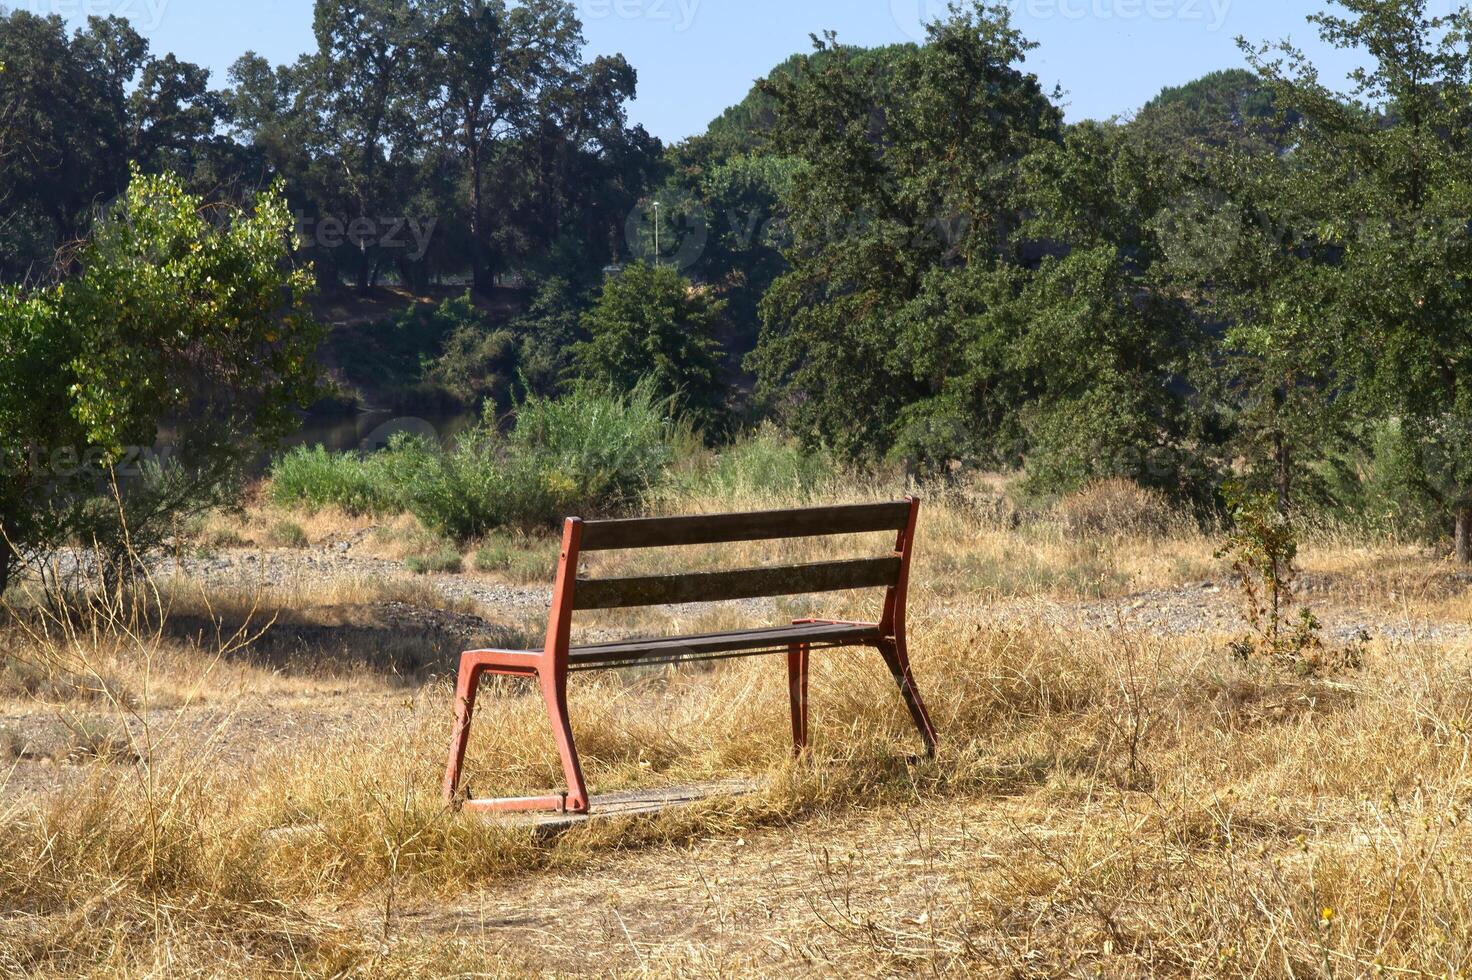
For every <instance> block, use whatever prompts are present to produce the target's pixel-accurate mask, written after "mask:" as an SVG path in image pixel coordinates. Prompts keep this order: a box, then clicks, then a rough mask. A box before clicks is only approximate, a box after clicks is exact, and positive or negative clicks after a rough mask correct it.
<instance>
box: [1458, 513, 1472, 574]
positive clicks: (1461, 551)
mask: <svg viewBox="0 0 1472 980" xmlns="http://www.w3.org/2000/svg"><path fill="white" fill-rule="evenodd" d="M1456 541H1457V561H1459V562H1461V563H1462V564H1463V565H1472V501H1468V500H1463V501H1460V502H1459V503H1458V504H1457V534H1456Z"/></svg>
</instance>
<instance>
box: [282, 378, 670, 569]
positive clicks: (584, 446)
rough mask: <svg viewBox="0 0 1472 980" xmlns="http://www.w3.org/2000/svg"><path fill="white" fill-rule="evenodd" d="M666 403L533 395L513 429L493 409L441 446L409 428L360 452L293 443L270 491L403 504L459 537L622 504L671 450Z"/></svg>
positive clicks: (341, 503)
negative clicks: (506, 430) (378, 448)
mask: <svg viewBox="0 0 1472 980" xmlns="http://www.w3.org/2000/svg"><path fill="white" fill-rule="evenodd" d="M666 407H667V406H666V403H664V402H659V401H656V400H655V399H654V397H653V396H652V395H651V394H650V393H649V391H648V389H647V388H646V387H643V386H641V387H640V388H639V389H637V390H635V391H634V392H633V393H632V394H630V395H629V396H627V397H624V398H619V397H615V396H611V395H601V394H596V393H593V392H590V391H580V392H577V393H574V394H572V395H569V396H568V397H566V398H562V399H559V400H556V401H553V400H549V399H542V398H535V397H533V398H529V399H527V401H526V402H524V403H523V404H522V405H521V407H520V409H519V411H518V413H517V418H516V425H515V428H514V429H513V430H512V431H511V432H510V434H503V433H502V432H501V430H500V429H499V428H498V427H497V426H496V424H495V422H494V421H493V420H492V419H491V418H489V417H488V418H487V419H486V420H484V421H482V422H481V423H480V424H478V425H476V426H473V427H471V428H470V429H468V430H467V431H465V432H464V433H462V434H461V435H460V437H459V438H458V439H457V440H456V441H455V444H454V445H453V446H452V447H451V448H450V449H448V450H442V449H440V448H439V447H437V446H435V445H433V444H431V443H428V442H426V441H424V440H422V439H416V438H414V437H411V436H396V437H395V438H394V440H393V441H391V442H390V443H389V445H388V447H387V448H386V449H384V450H383V451H382V452H380V453H377V454H374V455H371V456H368V457H366V458H363V457H359V456H357V455H356V454H352V453H344V454H336V455H335V454H330V453H327V452H326V451H325V450H323V449H321V448H320V447H319V448H316V449H310V450H309V449H296V450H293V451H292V452H290V453H288V454H286V455H285V456H283V457H281V459H279V460H277V462H276V464H275V465H274V466H273V467H272V471H271V491H270V493H271V497H272V499H274V500H276V501H277V502H278V503H282V504H295V505H299V506H304V507H307V508H308V509H316V508H319V507H323V506H328V505H332V506H337V507H341V508H342V509H343V510H346V511H348V512H349V513H355V514H364V513H369V514H384V513H398V512H402V511H408V512H410V513H412V514H413V515H414V516H415V517H417V518H419V521H420V523H422V524H423V525H424V526H425V527H426V528H428V529H430V530H431V531H434V532H436V533H437V534H441V535H444V536H445V537H448V538H452V539H454V540H457V541H465V540H469V539H473V538H478V537H481V536H483V535H485V534H487V533H489V532H490V531H492V530H494V529H496V528H500V527H515V528H532V527H538V526H545V525H548V524H553V523H555V522H556V521H557V520H559V519H560V518H561V517H563V516H564V515H567V514H583V515H589V516H591V515H594V514H601V513H607V512H611V511H617V510H620V509H623V508H626V507H629V506H631V505H633V504H636V503H637V502H638V501H639V500H640V499H641V497H642V495H643V494H644V491H645V490H646V489H647V488H648V487H649V486H650V484H652V483H653V482H654V481H655V480H656V479H657V478H658V477H659V475H660V474H661V473H662V472H663V471H664V468H665V467H666V466H667V465H668V464H669V462H670V459H671V458H672V456H673V450H672V448H671V436H672V426H671V422H670V419H669V417H668V415H667V414H666ZM487 414H488V416H489V414H490V413H487Z"/></svg>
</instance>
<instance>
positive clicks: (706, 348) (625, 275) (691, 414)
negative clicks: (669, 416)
mask: <svg viewBox="0 0 1472 980" xmlns="http://www.w3.org/2000/svg"><path fill="white" fill-rule="evenodd" d="M724 310H725V304H724V303H723V302H722V301H720V300H712V299H711V298H710V297H708V296H707V295H705V294H704V293H703V292H701V291H700V290H698V289H696V288H695V287H694V286H693V285H692V284H691V282H690V280H688V279H686V278H685V277H684V276H682V275H680V274H679V273H678V272H676V271H675V270H673V269H668V268H658V267H655V266H651V265H647V264H645V263H642V262H637V263H634V264H633V265H630V266H628V267H627V268H625V269H624V270H623V271H622V272H620V273H619V274H618V275H616V276H614V277H613V278H610V279H609V280H608V282H607V283H605V284H604V286H603V292H602V294H601V295H600V296H599V297H598V302H597V303H596V304H595V305H594V306H593V308H592V309H591V310H589V311H588V312H587V314H586V315H584V317H583V326H584V328H585V329H586V330H587V331H588V334H589V336H590V338H591V339H589V340H588V341H587V342H586V343H584V344H582V345H580V346H579V347H578V349H577V354H576V356H577V363H578V369H579V372H580V374H581V376H582V377H583V378H584V379H585V380H586V381H587V382H588V383H590V384H592V385H593V386H594V387H596V388H601V389H605V390H608V391H611V392H613V393H614V394H617V395H624V394H627V393H628V392H631V391H633V390H634V389H635V388H636V387H638V386H639V385H640V384H641V383H642V384H644V385H646V386H648V389H649V393H650V394H651V395H653V396H654V397H656V398H668V399H671V400H672V401H673V404H674V405H675V407H676V409H677V411H678V412H679V413H680V414H682V415H684V416H686V417H688V418H689V419H690V420H691V421H693V422H694V423H695V424H696V425H697V426H699V427H700V428H702V429H704V430H705V431H706V433H707V434H710V435H714V434H716V433H718V432H719V431H721V430H722V429H723V427H724V426H725V424H726V422H727V416H728V407H727V403H728V401H729V391H728V388H727V385H726V384H725V382H724V380H723V379H722V377H721V365H720V350H719V347H718V345H717V344H716V342H715V340H714V339H713V338H714V334H715V331H716V327H717V324H718V323H719V322H720V319H721V317H722V315H723V313H724Z"/></svg>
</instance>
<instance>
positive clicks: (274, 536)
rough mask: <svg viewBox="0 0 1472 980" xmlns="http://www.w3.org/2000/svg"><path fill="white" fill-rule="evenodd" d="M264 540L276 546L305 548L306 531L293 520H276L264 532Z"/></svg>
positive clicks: (306, 542)
mask: <svg viewBox="0 0 1472 980" xmlns="http://www.w3.org/2000/svg"><path fill="white" fill-rule="evenodd" d="M266 542H267V543H268V544H271V545H273V546H275V547H277V548H305V547H306V546H307V545H308V543H309V542H308V541H307V532H306V531H304V530H302V526H301V525H300V524H297V523H296V522H295V521H277V522H276V523H275V524H273V525H271V528H270V530H268V531H267V532H266Z"/></svg>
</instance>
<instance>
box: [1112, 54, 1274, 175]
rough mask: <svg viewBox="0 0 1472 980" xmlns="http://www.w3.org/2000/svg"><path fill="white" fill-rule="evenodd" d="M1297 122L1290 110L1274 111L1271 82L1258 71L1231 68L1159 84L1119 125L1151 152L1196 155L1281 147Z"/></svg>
mask: <svg viewBox="0 0 1472 980" xmlns="http://www.w3.org/2000/svg"><path fill="white" fill-rule="evenodd" d="M1297 122H1298V120H1297V118H1296V116H1295V114H1293V113H1291V112H1289V113H1280V112H1278V108H1277V105H1276V103H1275V98H1274V94H1273V89H1272V86H1271V85H1269V84H1268V83H1267V82H1266V81H1264V80H1263V78H1262V77H1261V76H1259V75H1258V74H1257V73H1256V72H1251V71H1247V70H1246V69H1242V68H1232V69H1229V70H1226V71H1214V72H1211V73H1209V74H1206V75H1203V76H1201V77H1200V78H1198V79H1196V80H1195V81H1193V82H1188V83H1187V84H1185V85H1180V86H1174V87H1167V88H1164V89H1162V90H1161V92H1160V94H1159V95H1157V96H1156V97H1155V98H1153V99H1151V100H1150V101H1149V102H1147V103H1146V104H1145V106H1144V108H1142V109H1141V110H1140V111H1139V112H1138V113H1137V114H1136V115H1135V117H1134V118H1133V119H1131V120H1130V122H1129V123H1128V125H1127V126H1126V127H1125V128H1126V130H1127V132H1128V133H1129V135H1130V137H1131V138H1132V139H1134V140H1137V141H1139V142H1141V143H1143V144H1144V145H1145V146H1146V147H1147V148H1148V149H1149V150H1151V151H1152V152H1154V153H1158V154H1161V155H1165V156H1199V155H1200V154H1202V153H1203V152H1209V151H1211V150H1223V149H1230V150H1232V151H1233V152H1237V153H1282V152H1284V151H1285V150H1287V149H1288V147H1289V146H1290V145H1291V142H1292V138H1293V137H1292V131H1293V128H1294V126H1296V125H1297Z"/></svg>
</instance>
